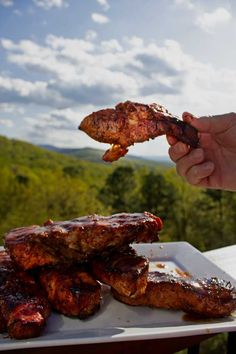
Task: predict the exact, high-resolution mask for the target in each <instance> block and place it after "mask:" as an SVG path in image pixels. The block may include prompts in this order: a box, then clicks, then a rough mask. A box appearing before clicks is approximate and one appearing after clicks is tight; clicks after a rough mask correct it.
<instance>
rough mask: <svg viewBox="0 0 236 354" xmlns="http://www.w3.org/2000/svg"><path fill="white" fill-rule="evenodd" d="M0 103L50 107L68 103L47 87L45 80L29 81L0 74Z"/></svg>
mask: <svg viewBox="0 0 236 354" xmlns="http://www.w3.org/2000/svg"><path fill="white" fill-rule="evenodd" d="M0 103H4V104H6V103H13V104H17V103H21V104H31V103H34V104H38V105H43V106H50V107H51V106H59V107H60V106H63V105H66V104H68V102H66V100H65V99H63V97H61V95H60V94H59V93H58V92H55V91H53V90H50V89H48V84H47V83H46V82H42V81H36V82H30V81H26V80H22V79H15V78H9V77H4V76H0Z"/></svg>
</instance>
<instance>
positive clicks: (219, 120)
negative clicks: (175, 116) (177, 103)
mask: <svg viewBox="0 0 236 354" xmlns="http://www.w3.org/2000/svg"><path fill="white" fill-rule="evenodd" d="M182 118H183V121H184V122H186V123H188V124H190V125H192V126H193V127H195V128H196V129H197V130H198V131H199V132H200V133H210V134H216V133H218V132H222V131H223V130H226V129H227V128H229V127H230V126H231V125H233V124H235V120H234V119H235V114H234V113H227V114H223V115H214V116H203V117H200V118H197V117H195V116H194V115H193V114H191V113H189V112H184V113H183V114H182Z"/></svg>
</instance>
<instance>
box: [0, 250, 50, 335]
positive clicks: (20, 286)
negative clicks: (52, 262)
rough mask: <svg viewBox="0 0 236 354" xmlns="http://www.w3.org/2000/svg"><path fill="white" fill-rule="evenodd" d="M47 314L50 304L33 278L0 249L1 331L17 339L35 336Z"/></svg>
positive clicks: (39, 331)
mask: <svg viewBox="0 0 236 354" xmlns="http://www.w3.org/2000/svg"><path fill="white" fill-rule="evenodd" d="M49 314H50V307H49V303H48V301H47V299H46V296H45V294H44V293H43V292H42V290H40V288H39V287H38V286H37V284H36V283H35V281H34V279H33V278H32V277H31V276H29V275H28V274H27V273H25V272H24V271H22V270H19V269H17V268H16V266H15V265H14V264H13V262H12V261H11V259H10V257H9V255H8V254H7V253H6V252H5V251H0V319H1V323H0V331H1V332H4V331H7V332H8V334H9V336H10V337H11V338H16V339H23V338H31V337H37V336H39V335H40V333H41V331H42V329H43V328H44V326H45V322H46V319H47V317H48V316H49Z"/></svg>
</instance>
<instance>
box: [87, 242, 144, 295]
mask: <svg viewBox="0 0 236 354" xmlns="http://www.w3.org/2000/svg"><path fill="white" fill-rule="evenodd" d="M91 264H92V270H93V273H94V275H95V276H96V278H97V279H98V280H100V281H101V282H103V283H105V284H107V285H110V286H111V287H112V288H114V289H115V290H116V291H117V292H118V293H119V294H122V295H124V296H131V297H137V296H140V295H142V294H144V293H145V290H146V286H147V275H148V265H149V261H148V259H147V258H146V257H143V256H138V255H137V254H136V252H135V251H134V249H133V248H131V247H128V248H125V249H123V250H120V251H114V252H113V253H111V254H109V255H107V256H106V257H97V258H95V259H93V260H92V262H91Z"/></svg>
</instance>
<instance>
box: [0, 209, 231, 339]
mask: <svg viewBox="0 0 236 354" xmlns="http://www.w3.org/2000/svg"><path fill="white" fill-rule="evenodd" d="M161 229H162V221H161V219H160V218H159V217H157V216H155V215H153V214H150V213H147V212H144V213H133V214H128V213H121V214H114V215H111V216H98V215H90V216H85V217H79V218H76V219H73V220H70V221H61V222H53V221H51V220H49V221H47V222H46V223H45V224H44V225H43V226H38V225H33V226H29V227H21V228H17V229H13V230H11V231H10V232H8V233H7V234H6V235H5V244H4V245H5V249H6V251H2V253H1V254H0V289H1V290H0V319H1V327H0V331H1V332H3V331H8V334H9V336H10V337H11V338H29V337H33V336H37V335H39V334H40V333H41V332H42V330H43V328H44V326H45V322H46V319H47V317H48V316H49V314H50V307H51V308H52V309H53V310H55V311H57V312H59V313H61V314H63V315H66V316H75V317H77V318H79V319H85V318H87V317H89V316H91V315H93V314H94V313H96V312H97V311H98V310H99V308H100V306H101V297H102V291H101V288H102V284H106V285H108V286H109V287H110V289H111V294H112V295H113V296H114V298H115V299H117V300H118V301H121V302H123V303H125V304H128V305H132V306H150V307H155V308H166V309H172V310H183V311H185V312H187V313H191V314H198V315H200V316H203V317H224V316H229V315H230V314H231V313H232V311H234V310H235V309H236V291H235V289H234V288H233V287H232V286H231V284H230V283H227V282H225V281H222V280H219V279H216V278H211V279H202V280H200V279H187V278H186V277H185V278H181V277H177V276H176V277H175V276H173V275H168V274H163V273H159V272H149V259H147V258H146V257H144V256H142V255H139V254H137V253H136V251H135V250H134V248H133V247H132V243H134V242H137V243H140V242H141V243H145V242H146V243H147V242H148V243H149V242H154V241H158V233H159V231H160V230H161Z"/></svg>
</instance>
